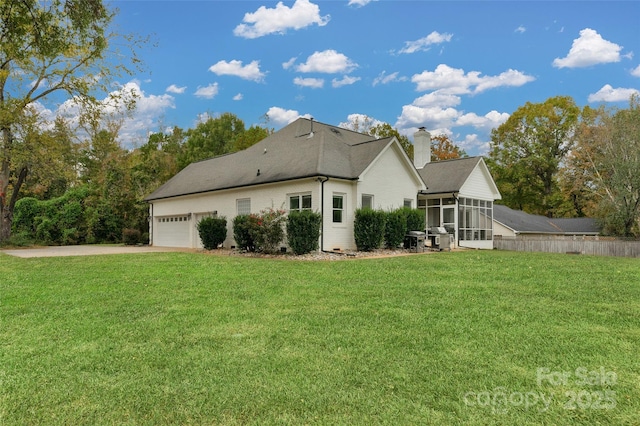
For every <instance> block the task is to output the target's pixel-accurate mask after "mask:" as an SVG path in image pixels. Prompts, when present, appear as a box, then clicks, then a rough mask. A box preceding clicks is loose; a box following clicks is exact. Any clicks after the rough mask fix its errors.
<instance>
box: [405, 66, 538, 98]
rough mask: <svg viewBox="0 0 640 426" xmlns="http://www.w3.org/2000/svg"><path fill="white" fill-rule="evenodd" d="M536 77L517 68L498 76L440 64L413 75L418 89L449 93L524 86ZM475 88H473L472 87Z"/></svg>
mask: <svg viewBox="0 0 640 426" xmlns="http://www.w3.org/2000/svg"><path fill="white" fill-rule="evenodd" d="M534 80H535V78H534V77H532V76H530V75H526V74H524V73H522V72H520V71H517V70H511V69H510V70H508V71H505V72H503V73H501V74H500V75H498V76H481V75H480V72H478V71H470V72H468V73H465V72H464V70H463V69H459V68H451V67H449V66H448V65H445V64H440V65H438V66H437V67H436V69H435V70H434V71H423V72H422V73H420V74H415V75H414V76H413V77H411V81H412V82H413V83H416V85H417V87H416V90H418V91H419V92H424V91H428V90H440V91H442V92H443V93H447V94H455V95H461V94H469V93H481V92H484V91H485V90H488V89H493V88H496V87H502V86H522V85H524V84H526V83H528V82H530V81H534ZM473 87H475V89H473V90H472V88H473Z"/></svg>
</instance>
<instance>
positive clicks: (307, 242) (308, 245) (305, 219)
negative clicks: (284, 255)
mask: <svg viewBox="0 0 640 426" xmlns="http://www.w3.org/2000/svg"><path fill="white" fill-rule="evenodd" d="M321 223H322V216H321V215H320V213H314V212H312V211H311V210H302V211H296V210H293V211H290V212H289V216H288V218H287V241H288V242H289V247H291V250H292V251H293V252H294V253H295V254H305V253H309V252H312V251H315V250H318V239H319V238H320V224H321Z"/></svg>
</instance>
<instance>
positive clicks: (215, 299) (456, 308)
mask: <svg viewBox="0 0 640 426" xmlns="http://www.w3.org/2000/svg"><path fill="white" fill-rule="evenodd" d="M638 271H639V265H638V261H637V260H634V259H620V258H597V257H588V256H569V255H549V254H532V253H527V254H523V253H507V252H495V251H494V252H476V251H470V252H462V253H438V254H432V255H425V256H409V257H399V258H389V259H362V260H349V261H341V262H302V261H292V260H267V259H249V258H241V257H217V256H210V255H204V254H192V253H153V254H138V255H112V256H103V257H98V256H95V257H67V258H49V259H17V258H13V257H9V256H6V255H2V254H0V277H1V279H0V424H3V425H4V424H6V425H13V424H154V425H155V424H225V425H226V424H229V425H236V424H350V425H351V424H438V425H441V424H454V425H455V424H460V425H462V424H464V425H467V424H472V425H473V424H483V425H484V424H505V425H507V424H554V425H562V424H567V425H568V424H617V425H622V424H629V425H631V424H637V413H638V412H640V370H639V369H638V361H637V360H638V353H639V352H640V283H639V282H638ZM543 398H545V399H543ZM544 401H550V402H549V403H548V404H547V405H545V403H544ZM534 402H535V403H534Z"/></svg>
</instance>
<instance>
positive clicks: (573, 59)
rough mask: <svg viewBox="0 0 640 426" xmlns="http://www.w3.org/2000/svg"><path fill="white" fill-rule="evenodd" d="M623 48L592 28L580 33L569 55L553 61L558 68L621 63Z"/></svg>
mask: <svg viewBox="0 0 640 426" xmlns="http://www.w3.org/2000/svg"><path fill="white" fill-rule="evenodd" d="M621 50H622V46H619V45H617V44H615V43H612V42H610V41H607V40H605V39H603V38H602V36H601V35H600V34H598V33H597V32H596V31H594V30H592V29H591V28H585V29H584V30H582V31H580V37H578V38H577V39H574V40H573V44H572V45H571V49H570V50H569V53H568V54H567V56H566V57H564V58H556V59H554V60H553V66H554V67H557V68H580V67H588V66H591V65H596V64H605V63H609V62H619V61H620V51H621Z"/></svg>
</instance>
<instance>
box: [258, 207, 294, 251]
mask: <svg viewBox="0 0 640 426" xmlns="http://www.w3.org/2000/svg"><path fill="white" fill-rule="evenodd" d="M285 220H286V217H285V211H284V210H274V209H265V210H262V211H261V212H260V215H259V216H257V220H256V223H257V227H255V228H253V230H252V231H253V233H252V235H251V236H252V237H253V241H255V244H256V249H257V250H259V251H263V252H265V253H274V252H275V251H276V250H277V249H278V246H279V245H280V243H281V242H282V241H283V240H284V228H283V226H284V221H285Z"/></svg>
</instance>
